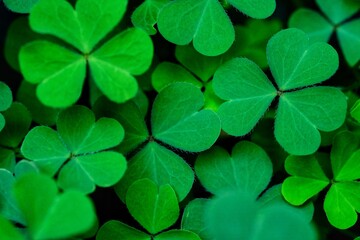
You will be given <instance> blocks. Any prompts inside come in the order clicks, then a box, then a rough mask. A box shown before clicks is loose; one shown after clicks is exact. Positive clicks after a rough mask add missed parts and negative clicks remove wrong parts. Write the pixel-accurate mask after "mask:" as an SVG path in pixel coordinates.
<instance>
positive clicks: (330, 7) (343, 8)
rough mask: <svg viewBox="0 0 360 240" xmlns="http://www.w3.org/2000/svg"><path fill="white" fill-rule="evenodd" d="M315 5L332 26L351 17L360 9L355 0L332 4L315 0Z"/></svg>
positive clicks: (344, 0) (324, 0) (322, 0)
mask: <svg viewBox="0 0 360 240" xmlns="http://www.w3.org/2000/svg"><path fill="white" fill-rule="evenodd" d="M316 3H317V5H318V6H319V7H320V9H321V10H322V11H323V12H324V13H325V14H326V16H327V17H328V18H329V19H330V20H331V21H332V23H333V24H334V25H336V24H339V23H341V22H342V21H344V20H346V19H347V18H349V17H351V16H352V15H354V14H355V13H356V12H357V11H358V10H359V8H360V7H359V4H358V3H357V2H356V0H341V1H334V2H330V1H328V0H316Z"/></svg>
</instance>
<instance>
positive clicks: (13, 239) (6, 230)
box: [0, 216, 24, 240]
mask: <svg viewBox="0 0 360 240" xmlns="http://www.w3.org/2000/svg"><path fill="white" fill-rule="evenodd" d="M0 226H1V228H0V238H1V239H3V240H24V237H23V236H22V235H21V234H20V233H19V232H18V231H17V230H16V228H15V227H14V226H13V225H12V224H11V223H10V222H9V221H8V220H6V219H5V218H3V217H2V216H0Z"/></svg>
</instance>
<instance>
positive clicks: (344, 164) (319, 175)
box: [282, 131, 360, 229]
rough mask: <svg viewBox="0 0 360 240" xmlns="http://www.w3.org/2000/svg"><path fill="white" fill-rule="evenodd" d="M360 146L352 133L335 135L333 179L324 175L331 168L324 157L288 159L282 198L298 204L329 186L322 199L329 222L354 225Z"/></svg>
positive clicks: (340, 225)
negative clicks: (286, 176) (287, 175)
mask: <svg viewBox="0 0 360 240" xmlns="http://www.w3.org/2000/svg"><path fill="white" fill-rule="evenodd" d="M359 146H360V140H359V139H358V137H357V136H356V135H354V134H352V133H351V132H348V131H344V132H340V133H338V134H337V135H336V136H335V138H334V143H333V146H332V149H331V154H330V159H331V169H332V176H329V174H326V172H328V171H327V169H329V168H330V167H329V166H328V165H329V161H328V158H327V157H325V158H324V157H321V156H316V155H311V156H305V157H298V156H289V157H288V158H287V159H286V162H285V168H286V171H287V172H288V173H289V174H290V175H291V176H290V177H288V178H287V179H286V180H285V181H284V183H283V187H282V193H283V195H284V197H285V199H286V200H287V201H289V202H290V203H291V204H294V205H301V204H303V203H304V202H305V201H307V200H308V199H310V198H312V197H313V196H315V195H316V194H318V193H319V192H320V191H322V190H323V189H325V188H326V187H327V186H329V185H330V189H329V190H328V191H327V194H326V197H325V200H324V210H325V213H326V216H327V218H328V220H329V222H330V223H331V224H332V225H333V226H335V227H336V228H339V229H346V228H349V227H351V226H353V225H354V224H355V223H356V221H357V214H356V212H359V211H360V209H359V191H358V187H359V186H358V184H359V183H358V181H357V180H358V179H359V178H360V176H359V162H358V159H359V154H360V152H359V150H358V149H359ZM305 169H306V170H305ZM295 187H296V188H295Z"/></svg>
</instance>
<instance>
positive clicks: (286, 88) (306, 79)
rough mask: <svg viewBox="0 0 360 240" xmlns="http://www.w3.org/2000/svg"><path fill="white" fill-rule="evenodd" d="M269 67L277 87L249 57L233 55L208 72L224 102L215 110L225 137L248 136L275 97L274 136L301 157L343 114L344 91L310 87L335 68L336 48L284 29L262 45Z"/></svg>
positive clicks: (313, 147) (311, 150) (335, 125)
mask: <svg viewBox="0 0 360 240" xmlns="http://www.w3.org/2000/svg"><path fill="white" fill-rule="evenodd" d="M267 56H268V61H269V66H270V70H271V72H272V74H273V76H274V78H275V82H276V85H277V87H278V90H277V89H276V88H275V87H274V86H273V84H272V83H271V82H270V81H269V80H268V78H267V76H266V75H265V74H264V73H263V72H262V71H261V69H260V68H259V67H258V66H257V65H256V64H255V63H253V62H252V61H250V60H248V59H246V58H234V59H232V60H230V61H228V62H226V63H224V64H223V65H222V66H221V67H220V68H219V69H218V70H217V71H216V73H215V75H214V80H213V82H214V84H213V86H214V91H215V94H216V95H217V96H219V97H220V98H221V99H223V100H225V103H223V104H222V105H221V106H220V107H219V110H218V114H219V116H220V119H221V121H222V129H223V130H224V131H225V132H227V133H228V134H230V135H234V136H243V135H246V134H248V133H249V132H250V131H251V130H252V129H253V128H254V126H255V125H256V123H257V122H258V121H259V119H260V118H261V117H262V116H263V115H264V113H265V111H266V110H267V109H268V108H269V106H270V104H271V102H272V101H273V100H274V98H275V97H276V96H279V104H278V108H277V113H276V119H275V137H276V140H277V141H278V142H279V143H280V145H281V146H282V147H283V148H284V149H285V150H286V151H287V152H289V153H291V154H295V155H307V154H311V153H314V152H315V151H316V150H317V149H318V148H319V146H320V142H321V138H320V133H319V132H318V129H319V130H322V131H333V130H335V129H337V128H339V127H340V126H341V125H342V124H343V122H344V120H345V114H346V107H347V104H346V98H345V95H344V94H343V93H342V92H341V91H340V90H339V89H336V88H333V87H311V88H306V87H308V86H311V85H313V84H317V83H320V82H321V81H324V80H326V79H327V78H329V77H331V75H333V74H334V73H335V71H336V70H337V67H338V58H337V53H336V51H335V50H334V49H333V48H332V47H331V46H330V45H328V44H325V43H315V44H312V45H311V44H310V43H309V39H308V37H307V36H306V35H305V33H304V32H302V31H300V30H297V29H287V30H283V31H281V32H279V33H277V34H276V35H275V36H273V37H272V38H271V39H270V41H269V43H268V45H267Z"/></svg>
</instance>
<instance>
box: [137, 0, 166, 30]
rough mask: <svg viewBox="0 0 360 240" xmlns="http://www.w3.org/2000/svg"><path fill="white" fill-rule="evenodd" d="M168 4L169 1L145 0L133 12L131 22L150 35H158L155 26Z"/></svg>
mask: <svg viewBox="0 0 360 240" xmlns="http://www.w3.org/2000/svg"><path fill="white" fill-rule="evenodd" d="M167 3H169V0H145V1H144V2H143V3H142V4H141V5H140V6H139V7H137V8H136V10H135V11H134V12H133V14H132V16H131V22H132V23H133V24H134V26H135V27H138V28H141V29H143V30H144V31H145V32H146V33H147V34H149V35H154V34H156V29H155V28H154V25H155V24H156V23H157V20H158V17H159V12H160V11H161V9H162V8H163V7H164V6H165V5H166V4H167Z"/></svg>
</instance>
